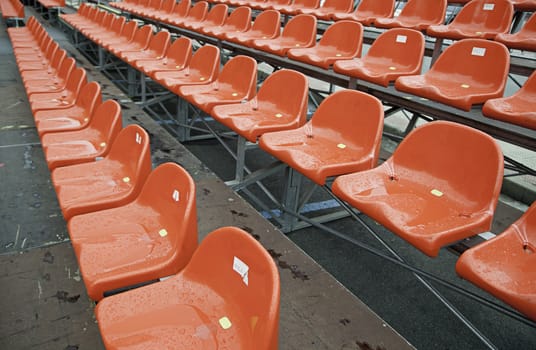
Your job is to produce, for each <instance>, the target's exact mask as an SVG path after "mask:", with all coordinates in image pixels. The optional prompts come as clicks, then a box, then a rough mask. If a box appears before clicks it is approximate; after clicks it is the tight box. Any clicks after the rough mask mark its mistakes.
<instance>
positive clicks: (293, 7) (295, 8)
mask: <svg viewBox="0 0 536 350" xmlns="http://www.w3.org/2000/svg"><path fill="white" fill-rule="evenodd" d="M319 6H320V0H293V1H292V3H291V4H290V5H273V6H272V8H273V9H274V10H276V11H279V12H280V13H282V14H284V15H298V14H299V13H300V12H299V11H300V10H303V9H317V8H318V7H319Z"/></svg>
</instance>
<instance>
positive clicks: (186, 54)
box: [166, 36, 192, 67]
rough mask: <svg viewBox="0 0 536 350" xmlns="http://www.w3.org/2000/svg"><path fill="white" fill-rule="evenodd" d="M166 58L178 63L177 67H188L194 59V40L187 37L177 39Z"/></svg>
mask: <svg viewBox="0 0 536 350" xmlns="http://www.w3.org/2000/svg"><path fill="white" fill-rule="evenodd" d="M166 57H167V58H169V59H173V60H175V61H176V66H179V67H186V66H187V65H189V64H190V60H191V59H192V39H190V38H187V37H185V36H181V37H180V38H177V39H175V41H174V42H173V44H171V45H170V46H169V49H168V51H167V54H166Z"/></svg>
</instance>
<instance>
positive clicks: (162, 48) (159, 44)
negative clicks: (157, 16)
mask: <svg viewBox="0 0 536 350" xmlns="http://www.w3.org/2000/svg"><path fill="white" fill-rule="evenodd" d="M170 41H171V34H169V32H168V31H165V30H161V31H159V32H157V33H156V34H155V35H153V36H151V40H150V42H149V46H148V47H147V49H148V50H154V51H155V52H158V53H159V55H160V56H163V55H164V54H165V53H166V50H167V48H168V47H169V42H170Z"/></svg>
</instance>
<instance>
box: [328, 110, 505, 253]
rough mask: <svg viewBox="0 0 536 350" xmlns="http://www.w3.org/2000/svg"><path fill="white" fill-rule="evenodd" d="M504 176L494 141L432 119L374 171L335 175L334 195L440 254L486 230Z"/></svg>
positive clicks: (421, 249)
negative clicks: (453, 244)
mask: <svg viewBox="0 0 536 350" xmlns="http://www.w3.org/2000/svg"><path fill="white" fill-rule="evenodd" d="M503 172H504V165H503V155H502V151H501V149H500V147H499V145H498V144H497V142H495V140H493V138H491V137H490V136H488V135H487V134H484V133H483V132H481V131H478V130H476V129H472V128H470V127H468V126H465V125H462V124H458V123H453V122H446V121H435V122H430V123H428V124H425V125H423V126H420V127H418V128H417V129H415V130H413V131H412V132H411V133H410V134H409V135H407V136H406V137H405V138H404V140H403V141H402V142H401V143H400V144H399V145H398V147H397V148H396V150H395V151H394V153H393V155H392V156H391V157H390V158H389V159H387V160H386V161H385V162H384V163H382V164H381V165H380V166H378V167H377V168H375V169H372V170H368V171H362V172H359V173H355V174H349V175H343V176H340V177H338V178H337V179H336V180H335V182H334V183H333V192H334V193H335V195H336V196H337V197H339V198H341V199H342V200H344V201H346V202H348V203H349V204H350V205H351V206H353V207H354V208H356V209H357V210H359V211H360V212H362V213H363V214H365V215H367V216H369V217H370V218H371V219H373V220H375V221H377V222H378V223H380V224H381V225H383V226H384V227H385V228H387V229H388V230H390V231H391V232H393V233H395V234H396V235H398V236H400V237H401V238H402V239H404V240H405V241H407V242H408V243H410V244H412V245H413V246H415V247H416V248H417V249H419V250H420V251H422V252H423V253H424V254H426V255H428V256H430V257H435V256H437V254H438V253H439V250H440V248H441V247H443V246H446V245H449V244H452V243H455V242H457V241H459V240H461V239H464V238H468V237H471V236H473V235H476V234H479V233H482V232H486V231H488V230H489V228H490V227H491V222H492V219H493V213H494V211H495V207H496V205H497V201H498V198H499V194H500V191H501V185H502V178H503Z"/></svg>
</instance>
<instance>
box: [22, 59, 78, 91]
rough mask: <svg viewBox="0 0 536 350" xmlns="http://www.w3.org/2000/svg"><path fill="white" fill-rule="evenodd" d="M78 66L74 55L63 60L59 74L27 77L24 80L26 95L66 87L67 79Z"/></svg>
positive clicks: (59, 89)
mask: <svg viewBox="0 0 536 350" xmlns="http://www.w3.org/2000/svg"><path fill="white" fill-rule="evenodd" d="M75 66H76V63H75V60H74V58H72V57H69V58H66V59H64V60H63V62H61V65H60V67H59V69H58V74H57V75H52V76H48V77H46V78H45V77H43V78H42V79H33V80H32V79H30V80H28V79H26V80H25V81H23V83H24V89H25V90H26V95H28V96H30V95H31V94H35V93H42V92H58V91H61V90H64V89H65V88H66V84H67V80H68V79H69V76H70V75H71V72H72V71H73V70H74V68H75Z"/></svg>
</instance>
